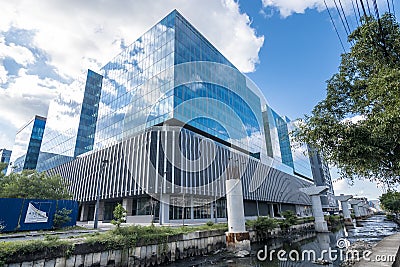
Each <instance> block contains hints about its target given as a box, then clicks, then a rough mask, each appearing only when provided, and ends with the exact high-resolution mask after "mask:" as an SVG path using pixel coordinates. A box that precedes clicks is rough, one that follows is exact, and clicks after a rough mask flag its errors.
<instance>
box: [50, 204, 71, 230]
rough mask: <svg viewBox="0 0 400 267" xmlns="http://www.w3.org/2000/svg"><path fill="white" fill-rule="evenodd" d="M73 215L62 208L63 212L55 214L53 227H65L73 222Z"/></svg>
mask: <svg viewBox="0 0 400 267" xmlns="http://www.w3.org/2000/svg"><path fill="white" fill-rule="evenodd" d="M71 213H72V210H69V209H66V208H62V209H61V210H57V211H56V213H55V214H54V219H53V227H54V228H56V229H58V228H61V227H63V225H64V224H66V223H67V222H70V221H71V216H70V215H71Z"/></svg>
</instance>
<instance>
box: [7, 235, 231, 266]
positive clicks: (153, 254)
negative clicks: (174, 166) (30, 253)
mask: <svg viewBox="0 0 400 267" xmlns="http://www.w3.org/2000/svg"><path fill="white" fill-rule="evenodd" d="M171 239H172V240H175V241H171V242H168V243H162V244H150V245H143V246H137V247H133V248H129V249H124V250H106V251H100V252H95V253H89V252H87V253H84V254H75V252H77V251H80V250H82V249H79V247H78V246H75V250H74V252H73V253H72V255H71V256H69V257H68V258H67V257H57V258H48V259H43V258H38V259H35V260H30V261H25V262H19V263H8V264H5V267H28V266H35V267H64V266H67V267H82V266H150V265H151V266H154V265H156V264H162V263H167V262H174V261H176V260H179V259H184V258H187V257H192V256H196V255H197V256H198V255H205V254H207V253H210V252H212V251H216V250H218V249H220V248H223V247H225V232H224V231H221V230H215V231H204V232H193V233H188V234H184V235H180V236H179V238H171Z"/></svg>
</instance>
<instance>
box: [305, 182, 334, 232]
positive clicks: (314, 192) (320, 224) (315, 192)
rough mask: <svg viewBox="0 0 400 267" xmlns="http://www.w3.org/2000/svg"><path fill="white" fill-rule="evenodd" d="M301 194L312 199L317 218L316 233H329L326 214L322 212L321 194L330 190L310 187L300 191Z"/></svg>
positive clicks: (324, 187) (325, 187)
mask: <svg viewBox="0 0 400 267" xmlns="http://www.w3.org/2000/svg"><path fill="white" fill-rule="evenodd" d="M299 190H300V192H303V193H305V194H307V195H309V196H310V197H311V203H312V209H313V215H314V218H315V231H316V232H320V233H323V232H329V231H328V225H327V223H326V221H325V218H324V213H323V211H322V204H321V198H320V194H322V193H324V192H326V191H327V190H328V187H327V186H310V187H304V188H300V189H299Z"/></svg>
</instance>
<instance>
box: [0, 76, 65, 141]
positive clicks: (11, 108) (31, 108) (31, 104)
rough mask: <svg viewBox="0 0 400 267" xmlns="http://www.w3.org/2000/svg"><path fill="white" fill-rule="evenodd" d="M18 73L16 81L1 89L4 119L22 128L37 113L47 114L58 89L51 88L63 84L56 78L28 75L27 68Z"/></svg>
mask: <svg viewBox="0 0 400 267" xmlns="http://www.w3.org/2000/svg"><path fill="white" fill-rule="evenodd" d="M18 75H19V78H18V79H16V81H15V83H13V84H11V85H10V86H9V87H8V88H7V89H3V90H0V110H1V117H2V121H3V122H5V121H7V122H8V123H9V125H10V127H16V128H20V127H21V126H22V125H23V124H24V123H26V122H27V121H28V120H29V119H30V118H32V117H33V116H34V115H36V114H37V115H42V116H46V114H47V107H48V105H49V101H50V99H52V98H53V97H54V96H55V94H56V90H50V89H49V88H60V87H61V86H63V84H62V83H60V82H58V81H56V80H52V79H44V80H41V79H39V78H38V76H36V75H28V74H26V69H21V70H20V71H19V74H18ZM2 132H3V129H2ZM11 138H12V139H13V138H14V137H11ZM0 146H1V145H0Z"/></svg>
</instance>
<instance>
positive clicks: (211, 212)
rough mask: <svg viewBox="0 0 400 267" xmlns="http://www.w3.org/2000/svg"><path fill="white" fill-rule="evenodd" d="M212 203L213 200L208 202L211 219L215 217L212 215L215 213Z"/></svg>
mask: <svg viewBox="0 0 400 267" xmlns="http://www.w3.org/2000/svg"><path fill="white" fill-rule="evenodd" d="M214 204H215V203H214V202H211V203H210V214H211V219H214V218H215V216H214V215H215V214H214V213H215V211H214Z"/></svg>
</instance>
